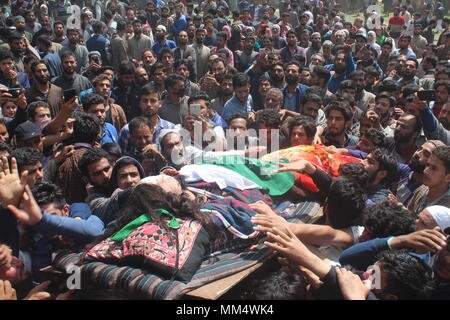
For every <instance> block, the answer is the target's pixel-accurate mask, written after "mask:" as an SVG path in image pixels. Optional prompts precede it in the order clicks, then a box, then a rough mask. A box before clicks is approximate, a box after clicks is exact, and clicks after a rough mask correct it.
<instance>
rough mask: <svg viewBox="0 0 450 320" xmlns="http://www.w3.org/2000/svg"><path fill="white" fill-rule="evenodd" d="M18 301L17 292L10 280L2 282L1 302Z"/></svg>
mask: <svg viewBox="0 0 450 320" xmlns="http://www.w3.org/2000/svg"><path fill="white" fill-rule="evenodd" d="M1 300H17V296H16V290H15V289H14V288H13V287H12V285H11V282H9V281H8V280H0V301H1Z"/></svg>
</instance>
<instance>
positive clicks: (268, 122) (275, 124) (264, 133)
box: [256, 109, 281, 151]
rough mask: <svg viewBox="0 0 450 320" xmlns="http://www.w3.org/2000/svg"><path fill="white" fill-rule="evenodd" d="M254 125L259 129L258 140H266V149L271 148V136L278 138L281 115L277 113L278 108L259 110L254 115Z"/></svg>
mask: <svg viewBox="0 0 450 320" xmlns="http://www.w3.org/2000/svg"><path fill="white" fill-rule="evenodd" d="M256 126H257V129H258V130H259V131H258V133H259V139H260V141H262V142H263V143H264V142H267V147H268V149H271V147H272V138H275V139H278V140H279V129H280V126H281V116H280V114H279V113H278V110H275V109H263V110H261V111H259V112H258V113H257V115H256ZM264 140H265V141H264ZM274 147H276V146H274ZM273 151H274V150H273Z"/></svg>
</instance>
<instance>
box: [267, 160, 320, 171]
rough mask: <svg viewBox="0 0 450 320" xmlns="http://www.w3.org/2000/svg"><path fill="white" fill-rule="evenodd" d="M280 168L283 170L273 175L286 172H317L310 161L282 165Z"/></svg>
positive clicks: (279, 169)
mask: <svg viewBox="0 0 450 320" xmlns="http://www.w3.org/2000/svg"><path fill="white" fill-rule="evenodd" d="M280 167H281V168H278V169H276V170H275V171H273V172H272V174H273V173H278V172H284V171H295V172H300V173H307V174H314V172H316V167H315V166H314V165H313V164H312V163H311V162H309V161H308V160H298V161H295V162H291V163H280Z"/></svg>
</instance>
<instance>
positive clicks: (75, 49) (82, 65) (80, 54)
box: [59, 29, 89, 74]
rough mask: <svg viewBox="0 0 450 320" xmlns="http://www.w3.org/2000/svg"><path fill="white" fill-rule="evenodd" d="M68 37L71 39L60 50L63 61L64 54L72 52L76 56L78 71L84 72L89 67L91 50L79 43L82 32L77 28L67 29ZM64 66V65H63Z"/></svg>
mask: <svg viewBox="0 0 450 320" xmlns="http://www.w3.org/2000/svg"><path fill="white" fill-rule="evenodd" d="M66 34H67V39H68V40H69V42H68V44H67V45H64V46H63V47H62V48H61V50H59V56H60V57H61V61H62V60H63V55H65V54H66V53H69V52H70V53H72V56H73V57H75V61H76V64H75V65H74V69H75V71H76V72H77V73H79V74H81V73H83V72H84V71H85V70H86V69H87V68H88V67H89V58H88V55H89V51H88V50H87V49H86V47H85V46H82V45H79V44H78V42H79V39H80V33H79V31H78V30H77V29H67V32H66ZM63 64H64V62H63ZM63 68H64V65H63Z"/></svg>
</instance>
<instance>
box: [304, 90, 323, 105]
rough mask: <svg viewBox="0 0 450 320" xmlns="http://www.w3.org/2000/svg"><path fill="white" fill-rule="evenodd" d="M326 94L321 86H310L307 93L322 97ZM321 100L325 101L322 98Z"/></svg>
mask: <svg viewBox="0 0 450 320" xmlns="http://www.w3.org/2000/svg"><path fill="white" fill-rule="evenodd" d="M324 94H325V93H324V91H323V89H322V88H321V87H319V86H310V87H309V88H308V89H306V95H316V96H319V97H322V96H323V95H324ZM321 99H322V98H321ZM321 101H322V102H323V100H321ZM321 104H322V103H321Z"/></svg>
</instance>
